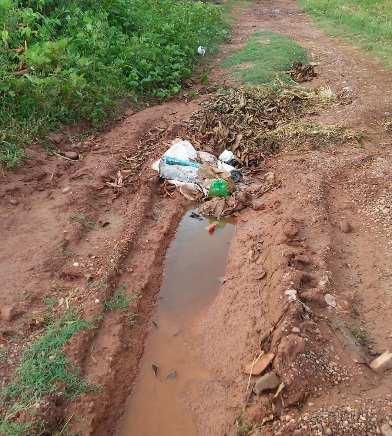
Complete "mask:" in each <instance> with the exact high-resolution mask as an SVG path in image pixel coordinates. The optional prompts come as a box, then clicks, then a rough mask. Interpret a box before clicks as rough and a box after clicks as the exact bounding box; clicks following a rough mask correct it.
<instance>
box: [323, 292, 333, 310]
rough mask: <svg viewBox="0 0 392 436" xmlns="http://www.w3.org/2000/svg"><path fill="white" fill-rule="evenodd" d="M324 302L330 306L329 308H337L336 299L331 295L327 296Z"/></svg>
mask: <svg viewBox="0 0 392 436" xmlns="http://www.w3.org/2000/svg"><path fill="white" fill-rule="evenodd" d="M324 300H325V302H326V303H327V304H328V306H331V307H336V298H335V297H334V296H333V295H331V294H325V295H324Z"/></svg>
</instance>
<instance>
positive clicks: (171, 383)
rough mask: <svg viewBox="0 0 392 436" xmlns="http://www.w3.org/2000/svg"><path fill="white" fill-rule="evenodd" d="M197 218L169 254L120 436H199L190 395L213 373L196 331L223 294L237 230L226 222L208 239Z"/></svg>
mask: <svg viewBox="0 0 392 436" xmlns="http://www.w3.org/2000/svg"><path fill="white" fill-rule="evenodd" d="M193 213H194V211H193V210H189V211H187V212H186V214H185V216H184V217H183V219H182V220H181V222H180V224H179V226H178V229H177V232H176V236H175V238H174V239H173V241H172V243H171V245H170V247H169V249H168V251H167V254H166V261H165V272H164V277H163V282H162V287H161V290H160V294H159V298H158V302H157V307H156V309H155V313H154V315H153V318H152V326H151V331H150V333H149V335H148V338H147V341H146V344H145V351H144V355H143V358H142V360H141V363H140V372H139V375H138V377H137V379H136V382H135V385H134V387H133V392H132V395H131V397H130V398H129V400H128V402H127V405H126V411H125V414H124V418H123V420H122V422H121V423H120V426H119V431H118V432H117V434H118V435H119V436H177V435H178V436H180V435H181V436H184V435H187V436H196V435H197V430H196V425H195V423H194V421H193V420H192V416H191V412H190V410H189V408H188V407H187V397H188V395H187V394H189V391H190V390H191V389H192V388H193V387H194V386H195V385H197V383H203V382H205V381H206V380H208V379H209V374H208V372H207V371H206V370H205V368H203V365H202V364H201V362H200V357H199V356H198V353H197V347H196V346H195V341H194V326H195V324H196V322H197V320H198V318H199V317H200V315H201V314H202V313H203V311H205V310H206V309H207V307H208V305H209V304H210V303H211V302H212V300H213V299H214V297H215V295H216V293H217V291H218V289H219V286H220V278H221V277H222V276H223V274H224V272H225V265H226V258H227V254H228V251H229V246H230V241H231V239H232V237H233V235H234V230H235V226H234V224H233V223H232V222H221V223H220V224H219V225H218V227H217V228H216V230H215V232H214V233H213V234H209V232H208V231H207V226H208V224H209V221H208V220H206V219H203V218H200V217H199V218H194V217H192V214H193ZM124 383H126V380H124Z"/></svg>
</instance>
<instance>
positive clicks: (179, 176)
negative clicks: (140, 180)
mask: <svg viewBox="0 0 392 436" xmlns="http://www.w3.org/2000/svg"><path fill="white" fill-rule="evenodd" d="M152 169H153V170H155V171H157V172H158V174H159V177H160V178H161V179H164V180H165V181H166V182H167V183H169V184H171V185H174V186H176V187H177V188H178V189H179V192H180V193H181V194H182V195H183V196H184V197H185V198H187V199H188V200H191V201H200V202H201V201H203V204H202V205H201V206H200V208H199V212H200V213H201V214H202V215H204V216H209V217H215V218H218V219H219V218H221V217H223V216H228V215H231V214H233V213H234V212H237V211H240V210H241V209H243V208H245V207H247V206H249V205H251V203H252V200H254V199H255V198H257V197H258V196H259V195H262V194H263V193H264V192H265V191H264V192H262V189H260V185H257V186H256V187H255V186H253V187H252V183H251V182H250V181H247V182H246V183H244V182H243V174H242V172H241V162H240V161H239V160H238V158H236V156H235V155H234V154H233V153H232V152H231V151H229V150H224V151H223V152H222V153H221V154H220V155H219V156H218V157H216V156H214V155H213V154H212V153H209V152H207V151H197V150H196V149H195V148H194V147H193V145H192V144H191V143H190V142H189V141H187V140H182V139H176V140H174V141H173V142H172V144H171V146H170V147H169V148H168V150H167V151H166V152H165V153H164V154H163V155H162V157H161V158H160V159H158V160H157V161H156V162H154V163H153V165H152Z"/></svg>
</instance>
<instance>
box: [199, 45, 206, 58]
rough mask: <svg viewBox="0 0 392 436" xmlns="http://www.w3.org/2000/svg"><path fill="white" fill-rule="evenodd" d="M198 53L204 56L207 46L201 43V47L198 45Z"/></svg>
mask: <svg viewBox="0 0 392 436" xmlns="http://www.w3.org/2000/svg"><path fill="white" fill-rule="evenodd" d="M197 53H198V54H199V55H200V56H204V55H205V54H206V48H205V47H203V46H202V45H199V47H197Z"/></svg>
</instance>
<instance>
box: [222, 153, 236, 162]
mask: <svg viewBox="0 0 392 436" xmlns="http://www.w3.org/2000/svg"><path fill="white" fill-rule="evenodd" d="M218 159H219V160H221V161H222V162H226V163H227V162H230V161H231V160H233V159H235V156H234V153H233V152H232V151H230V150H224V151H222V153H221V154H220V155H219V157H218Z"/></svg>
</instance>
